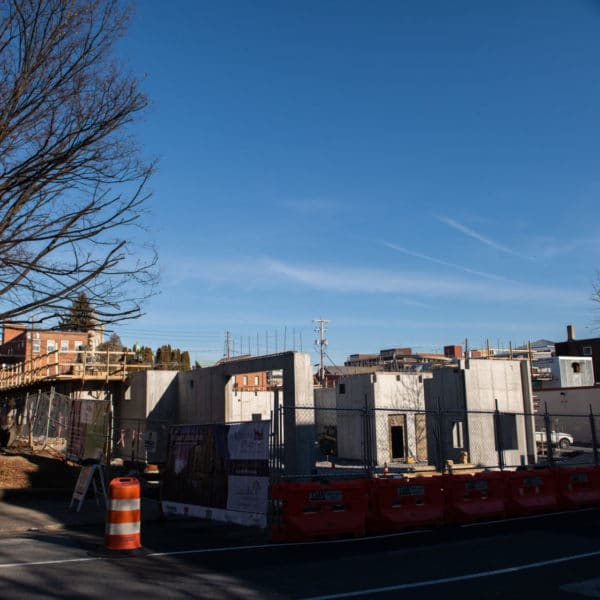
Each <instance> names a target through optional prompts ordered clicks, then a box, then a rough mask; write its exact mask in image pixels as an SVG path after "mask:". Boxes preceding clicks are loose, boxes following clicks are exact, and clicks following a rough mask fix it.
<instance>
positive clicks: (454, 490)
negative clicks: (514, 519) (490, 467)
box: [443, 471, 506, 524]
mask: <svg viewBox="0 0 600 600" xmlns="http://www.w3.org/2000/svg"><path fill="white" fill-rule="evenodd" d="M443 485H444V497H445V507H444V509H445V510H444V520H445V522H446V523H455V524H459V523H472V522H474V521H481V520H484V519H499V518H502V517H503V516H504V515H505V513H506V479H505V477H504V473H501V472H500V471H490V472H484V473H474V474H472V475H467V474H464V475H444V483H443Z"/></svg>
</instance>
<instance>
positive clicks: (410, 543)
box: [0, 509, 600, 600]
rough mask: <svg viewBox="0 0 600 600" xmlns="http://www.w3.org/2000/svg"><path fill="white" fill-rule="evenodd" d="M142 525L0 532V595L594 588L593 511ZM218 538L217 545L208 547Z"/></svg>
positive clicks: (307, 594) (456, 593)
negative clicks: (268, 535)
mask: <svg viewBox="0 0 600 600" xmlns="http://www.w3.org/2000/svg"><path fill="white" fill-rule="evenodd" d="M203 532H204V533H205V535H208V530H206V529H205V528H204V526H203V525H202V524H201V523H200V524H198V523H196V524H194V525H193V526H188V525H186V523H185V522H179V523H177V524H169V523H167V524H166V525H162V526H160V525H158V524H152V525H149V526H146V527H145V530H144V531H143V532H142V534H143V543H144V547H143V548H142V549H141V550H139V551H134V552H131V553H125V554H116V555H115V554H109V553H107V552H106V551H105V550H104V548H103V545H102V539H101V536H100V533H99V531H97V530H90V531H79V532H71V533H65V534H58V533H57V534H52V533H47V532H46V533H42V532H31V533H27V534H23V535H20V536H12V537H6V536H5V537H3V538H1V539H0V598H3V599H12V598H19V599H21V598H25V597H27V598H102V599H107V598H109V599H111V600H112V599H121V598H128V597H132V598H143V599H144V600H147V599H148V600H149V599H154V598H160V599H165V598H175V599H179V598H182V599H183V598H187V599H189V598H212V599H215V600H218V599H220V598H392V597H393V598H398V597H399V596H400V594H402V596H403V597H410V596H412V597H415V598H419V599H421V598H445V597H452V598H485V599H486V600H487V598H511V599H518V598H548V599H550V598H552V599H554V598H573V599H576V598H579V599H582V598H600V569H599V567H600V509H590V510H581V511H573V512H567V513H557V514H553V515H548V516H544V517H536V518H526V519H518V520H510V521H504V522H502V523H493V524H480V525H476V526H468V527H460V528H458V527H457V528H446V529H443V530H437V531H421V532H410V533H405V534H402V535H394V536H385V537H378V538H369V539H360V540H343V541H338V542H320V543H306V544H281V545H271V544H268V543H262V542H261V541H260V540H259V542H258V543H257V541H256V540H249V539H245V540H241V541H236V540H235V539H225V538H224V537H223V538H222V539H215V538H214V531H212V533H211V535H212V536H213V537H212V538H211V542H210V544H209V543H207V539H203ZM219 545H221V547H217V546H219Z"/></svg>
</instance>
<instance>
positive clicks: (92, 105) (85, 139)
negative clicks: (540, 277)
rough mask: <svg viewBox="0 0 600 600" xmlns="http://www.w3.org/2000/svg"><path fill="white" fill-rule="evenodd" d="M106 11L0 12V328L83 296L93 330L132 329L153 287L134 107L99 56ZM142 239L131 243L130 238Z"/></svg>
mask: <svg viewBox="0 0 600 600" xmlns="http://www.w3.org/2000/svg"><path fill="white" fill-rule="evenodd" d="M128 16H129V14H128V11H127V10H124V9H123V8H122V4H121V3H119V2H118V1H117V0H6V1H5V2H2V3H1V4H0V320H2V321H5V320H13V321H17V320H26V319H27V318H28V315H31V314H32V313H33V312H35V313H36V316H40V319H51V318H53V317H56V316H58V315H61V314H64V313H65V312H66V311H67V310H68V307H69V306H70V305H71V303H72V301H73V299H74V298H75V297H76V296H77V295H78V293H80V292H85V294H86V295H87V297H88V298H89V300H90V302H91V303H92V304H93V306H94V309H95V311H96V316H97V318H98V320H99V321H100V322H111V321H116V320H122V319H125V318H134V317H137V316H139V315H140V314H141V305H142V301H143V300H144V299H145V298H147V296H148V295H149V294H151V293H153V285H154V284H155V283H156V276H157V274H156V269H155V267H156V254H155V252H154V249H153V248H152V247H151V246H146V245H144V244H143V243H142V244H141V245H140V246H139V248H138V247H137V246H135V245H134V244H132V243H131V239H132V237H133V234H134V232H135V231H137V229H134V227H133V226H136V227H141V221H140V217H141V216H142V214H143V212H144V205H145V202H146V200H147V198H148V194H147V193H146V192H145V191H144V187H145V184H146V182H147V180H148V178H149V176H150V175H151V173H152V171H153V166H154V165H153V164H152V163H149V164H144V163H143V162H142V161H141V159H140V151H139V149H138V147H137V146H136V144H135V142H134V140H133V139H132V137H131V132H130V131H129V125H130V123H131V122H132V121H133V120H134V118H136V117H137V116H138V115H139V113H140V112H141V111H142V110H143V109H144V108H145V107H146V105H147V99H146V97H145V96H144V95H143V94H142V93H141V92H140V91H139V86H138V82H137V81H136V80H135V79H134V78H133V77H131V76H130V75H129V74H127V73H124V72H123V71H122V69H120V68H119V67H118V65H117V64H116V62H115V61H114V59H113V57H112V55H111V51H112V47H113V45H114V43H115V42H116V41H117V40H118V39H119V38H120V36H121V35H122V34H123V32H124V30H125V27H126V25H127V21H128ZM141 237H142V238H143V236H141Z"/></svg>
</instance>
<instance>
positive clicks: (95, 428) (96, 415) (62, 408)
mask: <svg viewBox="0 0 600 600" xmlns="http://www.w3.org/2000/svg"><path fill="white" fill-rule="evenodd" d="M109 415H110V404H109V403H108V402H107V401H103V400H92V399H84V400H79V399H73V398H70V397H69V396H65V395H63V394H59V393H57V392H55V391H54V390H53V389H51V390H50V391H49V392H42V391H39V392H36V393H32V394H27V395H26V396H25V397H24V398H21V399H16V400H13V401H8V411H7V412H6V413H5V417H4V424H3V425H4V427H5V428H6V430H7V431H9V432H10V434H11V437H12V440H11V441H12V443H15V444H21V445H27V446H29V447H30V448H32V449H35V450H38V451H39V450H46V451H51V452H54V453H56V454H58V455H60V456H62V457H64V458H68V459H69V460H72V461H77V462H78V461H81V460H84V459H86V458H94V459H101V458H102V457H103V456H104V455H105V453H106V451H107V445H106V442H107V437H106V434H107V431H108V427H107V426H108V422H109Z"/></svg>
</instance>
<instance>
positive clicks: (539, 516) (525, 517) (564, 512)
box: [460, 506, 598, 528]
mask: <svg viewBox="0 0 600 600" xmlns="http://www.w3.org/2000/svg"><path fill="white" fill-rule="evenodd" d="M593 510H598V507H597V506H592V507H590V508H574V509H573V510H561V511H559V512H553V513H540V514H537V515H523V516H522V517H506V518H505V519H495V520H491V521H477V522H475V523H463V524H462V525H461V526H460V527H462V528H467V527H479V526H480V525H498V524H502V523H510V522H511V521H528V520H533V519H545V518H547V517H560V516H561V515H567V514H573V513H581V512H590V511H593Z"/></svg>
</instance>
